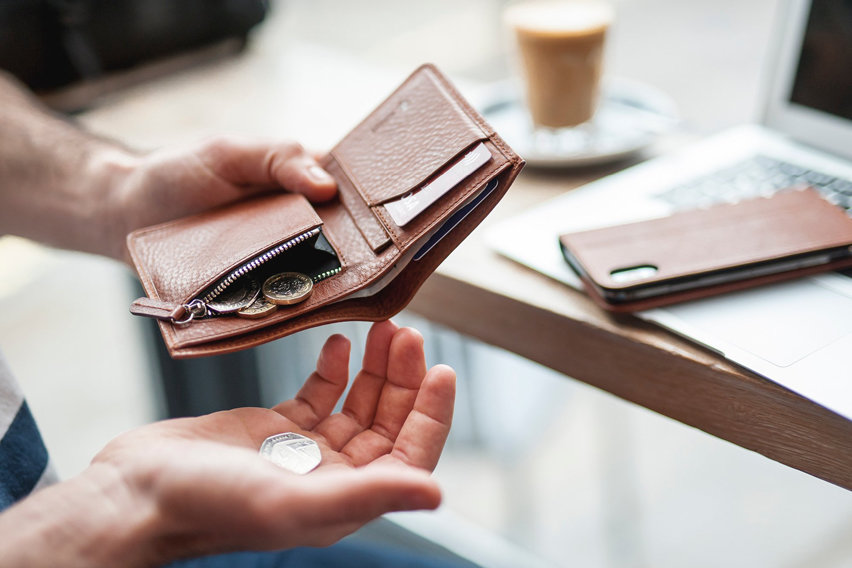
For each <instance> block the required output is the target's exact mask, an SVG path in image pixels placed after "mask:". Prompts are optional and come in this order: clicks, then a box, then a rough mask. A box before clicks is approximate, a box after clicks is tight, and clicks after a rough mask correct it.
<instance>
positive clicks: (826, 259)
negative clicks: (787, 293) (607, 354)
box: [559, 188, 852, 311]
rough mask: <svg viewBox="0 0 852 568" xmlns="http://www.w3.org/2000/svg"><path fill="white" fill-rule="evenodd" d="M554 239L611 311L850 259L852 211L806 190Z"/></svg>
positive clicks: (755, 282) (835, 266)
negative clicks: (849, 211) (850, 212)
mask: <svg viewBox="0 0 852 568" xmlns="http://www.w3.org/2000/svg"><path fill="white" fill-rule="evenodd" d="M559 242H560V245H561V247H562V253H563V256H564V257H565V260H566V261H567V262H568V264H569V265H570V266H571V268H572V269H573V270H574V271H575V272H576V273H577V274H578V275H579V276H580V278H581V279H582V281H583V284H584V286H585V288H586V290H587V292H589V294H590V295H591V296H592V298H593V299H595V300H596V301H598V303H599V304H601V305H603V306H604V307H606V308H608V309H611V310H615V311H632V310H637V309H648V308H651V307H659V306H662V305H666V304H670V303H675V302H679V301H684V300H688V299H695V298H700V297H705V296H708V295H711V294H718V293H722V292H726V291H731V290H737V289H743V288H746V287H750V286H756V285H759V284H764V283H768V282H774V281H778V280H782V279H786V278H793V277H797V276H801V275H805V274H813V273H816V272H819V271H826V270H833V269H839V268H844V267H847V266H852V218H850V217H849V216H847V214H846V212H845V211H844V210H843V209H841V208H840V207H837V206H836V205H833V204H831V203H829V202H827V201H826V200H825V199H823V198H822V197H821V196H820V195H819V193H817V192H816V191H815V190H813V189H811V188H805V189H792V190H786V191H781V192H779V193H776V194H774V195H772V196H770V197H759V198H754V199H748V200H743V201H740V202H737V203H732V204H722V205H715V206H711V207H707V208H703V209H694V210H688V211H681V212H678V213H674V214H673V215H670V216H668V217H662V218H658V219H651V220H647V221H640V222H636V223H629V224H625V225H617V226H612V227H604V228H600V229H593V230H590V231H581V232H575V233H568V234H564V235H560V237H559Z"/></svg>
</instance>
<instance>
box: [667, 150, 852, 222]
mask: <svg viewBox="0 0 852 568" xmlns="http://www.w3.org/2000/svg"><path fill="white" fill-rule="evenodd" d="M802 185H810V186H812V187H814V188H815V189H816V190H817V191H819V192H820V193H821V194H822V195H823V197H825V198H826V199H827V200H828V201H830V202H831V203H834V204H835V205H837V206H839V207H842V208H843V209H845V210H846V213H847V214H848V215H849V216H850V217H852V181H850V180H847V179H842V178H837V177H834V176H830V175H826V174H824V173H821V172H818V171H814V170H809V169H806V168H803V167H801V166H797V165H795V164H791V163H789V162H783V161H781V160H776V159H775V158H770V157H768V156H763V155H760V154H758V155H755V156H752V157H751V158H748V159H746V160H744V161H742V162H739V163H737V164H734V165H732V166H729V167H727V168H723V169H720V170H717V171H715V172H713V173H711V174H708V175H706V176H700V177H697V178H694V179H692V180H690V181H688V182H686V183H682V184H679V185H676V186H674V187H671V188H669V189H667V190H666V191H664V192H662V193H659V194H657V197H658V198H660V199H663V200H664V201H666V202H668V203H669V204H671V205H672V206H673V207H675V209H691V208H694V207H706V206H708V205H713V204H716V203H725V202H728V203H733V202H736V201H740V200H741V199H748V198H749V197H759V196H767V195H771V194H772V193H775V192H777V191H779V190H782V189H786V188H790V187H794V186H802Z"/></svg>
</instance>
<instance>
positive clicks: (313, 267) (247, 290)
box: [173, 227, 343, 325]
mask: <svg viewBox="0 0 852 568" xmlns="http://www.w3.org/2000/svg"><path fill="white" fill-rule="evenodd" d="M342 269H343V267H342V265H341V263H340V258H339V256H338V255H337V253H336V252H335V250H334V247H333V246H332V245H331V243H330V242H329V241H328V239H327V238H326V237H325V235H324V234H323V231H322V228H321V227H315V228H313V229H310V230H309V231H306V232H304V233H301V234H299V235H296V236H295V237H293V238H291V239H288V240H286V241H284V242H283V243H280V244H277V245H276V246H274V247H272V248H270V249H268V250H266V251H264V252H263V253H262V254H260V255H258V256H256V257H254V258H252V259H250V260H249V261H247V262H245V263H243V264H241V265H239V266H237V267H235V268H234V269H233V270H231V271H230V272H228V273H227V274H226V275H224V276H223V277H221V278H220V279H218V280H217V281H216V282H214V283H213V284H211V285H210V286H207V287H206V288H204V289H203V290H201V291H200V292H199V293H197V294H195V295H194V296H193V297H192V299H189V300H188V301H187V302H185V303H184V304H183V308H184V310H185V314H184V315H183V317H182V318H180V319H177V320H174V322H173V323H175V324H177V325H185V324H188V323H189V322H191V321H193V320H196V319H202V318H206V317H216V316H233V315H236V316H238V317H244V318H248V319H259V318H263V317H267V316H270V315H272V314H273V313H275V312H276V311H277V310H278V309H279V308H286V307H287V306H293V305H295V304H299V303H301V302H303V301H306V300H307V299H308V298H309V297H310V296H311V294H312V293H313V287H314V285H315V284H318V283H319V282H322V281H323V280H325V279H327V278H330V277H332V276H334V275H336V274H338V273H339V272H340V271H341V270H342Z"/></svg>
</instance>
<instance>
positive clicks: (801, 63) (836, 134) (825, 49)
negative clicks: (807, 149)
mask: <svg viewBox="0 0 852 568" xmlns="http://www.w3.org/2000/svg"><path fill="white" fill-rule="evenodd" d="M781 7H782V11H781V12H780V13H779V14H778V17H777V19H776V22H777V24H778V26H777V30H776V34H775V45H774V49H773V50H772V51H771V53H772V54H773V55H774V57H775V63H774V65H773V66H772V80H771V82H770V84H769V89H768V90H767V92H766V95H767V98H766V101H765V103H766V104H765V107H764V109H765V115H764V120H763V122H764V124H766V126H768V127H770V128H772V129H774V130H777V131H780V132H782V133H784V134H786V135H788V136H790V137H791V138H793V139H795V140H798V141H799V142H803V143H805V144H807V145H810V146H815V147H817V148H821V149H823V150H827V151H828V152H830V153H832V154H835V155H837V156H842V157H845V158H848V159H850V160H852V73H850V69H852V0H786V1H785V2H783V3H782V5H781Z"/></svg>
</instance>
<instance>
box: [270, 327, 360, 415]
mask: <svg viewBox="0 0 852 568" xmlns="http://www.w3.org/2000/svg"><path fill="white" fill-rule="evenodd" d="M349 348H350V344H349V340H348V339H346V337H344V336H342V335H340V334H335V335H332V336H331V337H329V338H328V339H327V340H326V342H325V345H323V347H322V350H321V351H320V355H319V358H318V359H317V369H316V371H314V372H313V373H311V376H310V377H308V380H307V381H305V384H304V385H302V388H301V389H299V392H298V394H297V395H296V396H295V398H293V399H291V400H287V401H284V402H282V403H281V404H279V405H278V406H276V407H275V408H273V410H275V411H276V412H278V413H279V414H281V415H283V416H285V417H287V418H289V419H290V420H292V421H293V422H295V423H296V424H298V425H299V427H300V428H303V429H305V430H312V429H313V428H314V427H315V426H316V425H317V424H319V422H320V421H321V420H323V419H325V418H327V417H328V416H329V415H330V414H331V411H332V410H334V405H335V404H337V401H338V400H339V399H340V396H341V395H342V394H343V391H344V390H346V383H348V382H349Z"/></svg>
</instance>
